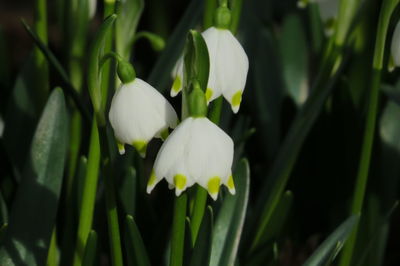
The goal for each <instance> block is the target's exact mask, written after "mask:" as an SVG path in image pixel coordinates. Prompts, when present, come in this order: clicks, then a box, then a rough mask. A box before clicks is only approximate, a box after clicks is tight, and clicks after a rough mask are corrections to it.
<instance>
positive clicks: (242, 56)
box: [171, 27, 249, 113]
mask: <svg viewBox="0 0 400 266" xmlns="http://www.w3.org/2000/svg"><path fill="white" fill-rule="evenodd" d="M202 36H203V38H204V40H205V42H206V44H207V48H208V53H209V57H210V73H209V77H208V84H207V90H206V98H207V103H209V102H211V101H212V100H214V99H216V98H218V97H219V96H221V95H223V96H224V98H225V99H226V100H227V101H228V102H229V103H230V104H231V106H232V110H233V112H234V113H237V112H238V110H239V107H240V102H241V100H242V93H243V90H244V87H245V85H246V78H247V72H248V70H249V60H248V58H247V55H246V52H245V51H244V50H243V47H242V46H241V45H240V43H239V42H238V40H237V39H236V38H235V36H233V34H232V33H231V32H230V30H228V29H222V28H216V27H210V28H208V29H207V30H206V31H204V32H203V33H202ZM183 61H184V60H183V57H181V58H180V59H179V60H178V62H177V64H176V65H175V67H174V69H173V71H172V75H173V78H174V79H175V80H174V83H173V85H172V89H171V96H172V97H174V96H175V95H177V94H178V93H179V92H180V91H181V90H182V81H183V64H184V62H183Z"/></svg>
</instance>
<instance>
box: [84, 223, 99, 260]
mask: <svg viewBox="0 0 400 266" xmlns="http://www.w3.org/2000/svg"><path fill="white" fill-rule="evenodd" d="M96 258H97V234H96V232H95V231H93V230H92V231H91V232H90V233H89V236H88V239H87V241H86V247H85V252H84V253H83V259H82V266H94V265H97V264H96Z"/></svg>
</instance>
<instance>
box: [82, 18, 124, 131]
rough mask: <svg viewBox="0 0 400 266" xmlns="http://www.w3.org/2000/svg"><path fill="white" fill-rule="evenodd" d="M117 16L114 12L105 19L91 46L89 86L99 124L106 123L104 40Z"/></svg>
mask: <svg viewBox="0 0 400 266" xmlns="http://www.w3.org/2000/svg"><path fill="white" fill-rule="evenodd" d="M116 18H117V15H116V14H113V15H111V16H109V17H107V18H106V19H105V20H104V21H103V23H102V24H101V26H100V29H99V30H98V31H97V33H96V36H95V38H94V40H93V42H92V44H91V47H90V55H89V65H88V88H89V94H90V98H91V100H92V105H93V109H94V111H95V113H96V114H97V115H99V117H98V119H99V121H98V123H99V125H102V124H104V119H105V118H104V117H103V116H104V113H103V112H104V110H101V108H102V101H105V100H106V99H102V92H101V87H100V80H101V77H100V69H99V67H100V60H101V58H102V48H103V45H104V40H105V38H106V36H107V33H108V32H109V31H110V30H111V29H112V26H113V25H114V22H115V20H116Z"/></svg>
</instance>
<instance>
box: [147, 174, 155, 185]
mask: <svg viewBox="0 0 400 266" xmlns="http://www.w3.org/2000/svg"><path fill="white" fill-rule="evenodd" d="M156 180H157V177H156V174H155V173H154V170H152V171H151V174H150V178H149V181H148V182H147V186H149V187H150V186H153V185H154V184H155V183H156Z"/></svg>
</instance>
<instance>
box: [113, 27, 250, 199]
mask: <svg viewBox="0 0 400 266" xmlns="http://www.w3.org/2000/svg"><path fill="white" fill-rule="evenodd" d="M202 36H203V38H204V40H205V42H206V45H207V49H208V51H209V61H210V68H209V79H208V85H207V90H206V92H205V94H203V97H205V98H206V101H207V104H208V103H209V102H211V101H212V100H214V99H216V98H218V97H219V96H221V95H223V97H224V98H225V99H226V100H227V101H228V102H229V103H230V104H231V106H232V110H233V112H235V113H236V112H237V111H238V110H239V107H240V103H241V99H242V93H243V90H244V87H245V83H246V77H247V72H248V68H249V63H248V59H247V55H246V53H245V51H244V50H243V48H242V46H241V45H240V43H239V42H238V41H237V40H236V38H235V37H234V36H233V35H232V33H231V32H230V31H229V30H228V29H226V28H223V27H222V28H219V27H211V28H209V29H207V30H206V31H205V32H203V33H202ZM173 76H174V78H175V80H174V83H173V86H172V90H171V95H172V96H176V95H177V94H178V93H179V92H180V91H181V90H182V81H183V58H181V59H179V60H178V62H177V64H176V66H175V68H174V70H173ZM204 95H205V96H204ZM109 120H110V122H111V125H112V127H113V129H114V134H115V137H116V139H117V141H118V147H119V152H120V154H123V153H124V152H125V149H124V145H125V144H128V145H132V146H134V147H135V149H136V150H137V151H138V152H139V153H140V154H141V155H142V156H145V152H146V147H147V143H148V142H149V141H150V140H151V139H152V138H153V137H161V138H163V139H165V142H164V143H163V145H162V146H161V148H160V151H159V152H158V155H157V158H156V160H155V163H154V168H153V171H152V173H151V176H150V179H149V181H148V185H147V192H148V193H150V192H151V191H152V189H153V188H154V187H155V185H156V184H157V183H158V182H159V181H160V180H161V179H162V178H165V179H166V180H167V182H168V183H169V187H170V188H175V193H176V195H177V196H179V195H180V194H181V193H182V191H184V190H185V189H186V188H187V187H190V186H192V185H193V184H195V183H197V184H198V185H200V186H202V187H204V188H205V189H207V191H208V193H209V195H210V196H211V197H212V198H213V199H214V200H215V199H217V196H218V192H219V189H220V185H222V184H223V185H225V186H226V187H227V188H228V190H229V191H230V192H231V193H232V194H234V193H235V186H234V182H233V178H232V172H231V167H232V161H233V151H234V147H233V146H234V145H233V141H232V139H231V138H230V137H229V135H227V134H226V133H225V132H224V131H223V130H222V129H220V128H219V127H218V126H217V125H216V124H214V123H213V122H211V121H210V120H209V119H208V118H206V117H188V118H185V119H184V120H183V121H182V122H181V123H180V124H179V125H178V126H177V124H178V118H177V115H176V112H175V110H174V109H173V107H172V106H171V104H170V103H169V102H168V101H167V100H166V99H165V98H164V97H163V96H162V95H161V94H160V93H159V92H158V91H157V90H156V89H155V88H153V87H152V86H151V85H149V84H148V83H146V82H145V81H143V80H141V79H138V78H135V79H133V80H132V81H130V82H127V83H125V84H122V86H121V87H120V88H119V89H118V90H117V91H116V93H115V95H114V97H113V99H112V103H111V108H110V112H109ZM176 126H177V127H176ZM175 127H176V128H175ZM168 128H175V129H174V130H173V131H172V132H171V134H170V135H169V136H168Z"/></svg>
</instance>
